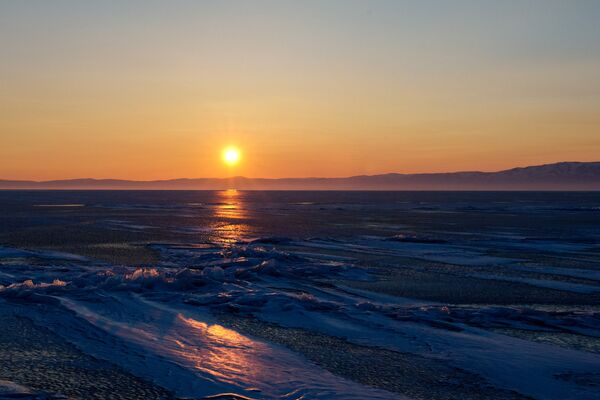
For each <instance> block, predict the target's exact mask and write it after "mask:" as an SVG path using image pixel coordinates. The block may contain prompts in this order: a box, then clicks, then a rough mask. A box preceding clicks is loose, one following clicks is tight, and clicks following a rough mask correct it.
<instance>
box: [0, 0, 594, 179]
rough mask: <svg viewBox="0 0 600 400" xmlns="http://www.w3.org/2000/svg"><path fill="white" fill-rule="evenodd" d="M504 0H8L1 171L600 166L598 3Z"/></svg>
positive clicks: (4, 8) (97, 173) (71, 173)
mask: <svg viewBox="0 0 600 400" xmlns="http://www.w3.org/2000/svg"><path fill="white" fill-rule="evenodd" d="M448 3H450V2H448ZM503 3H504V2H503ZM508 3H510V2H507V4H494V3H491V2H490V3H485V6H480V7H474V6H473V4H474V3H472V2H467V1H465V2H453V4H452V5H451V4H441V5H440V4H438V5H437V6H436V7H433V6H432V5H426V4H421V5H419V4H414V3H413V4H411V3H408V2H407V3H405V2H400V1H374V2H359V1H356V2H355V1H331V2H327V3H322V2H317V1H314V2H313V1H306V2H298V3H291V2H270V1H261V2H211V1H207V2H187V1H173V2H153V1H150V2H136V1H132V2H128V3H127V4H126V5H124V4H118V3H117V4H109V3H106V4H88V3H84V2H75V1H72V2H71V1H64V2H57V3H53V4H52V5H51V4H50V2H3V3H2V4H0V52H1V53H0V54H1V55H2V62H1V63H0V139H1V143H0V144H1V146H0V179H36V180H44V179H62V178H75V177H94V178H108V177H110V178H127V179H166V178H176V177H224V176H230V175H244V176H249V177H306V176H349V175H357V174H376V173H386V172H430V171H455V170H475V169H476V170H498V169H503V168H509V167H513V166H521V165H531V164H540V163H546V162H555V161H598V160H600V156H599V155H600V45H599V43H600V28H599V25H598V24H597V20H598V18H599V17H600V4H599V3H595V2H583V1H582V2H578V1H573V2H554V1H538V2H536V1H533V2H528V3H527V5H524V4H523V3H510V4H508ZM433 11H435V12H433ZM228 145H236V146H238V147H239V148H240V149H241V150H242V153H243V158H242V162H241V163H240V164H239V165H238V166H236V167H234V168H229V167H226V166H225V165H224V164H223V163H222V161H221V150H222V149H223V148H224V147H226V146H228Z"/></svg>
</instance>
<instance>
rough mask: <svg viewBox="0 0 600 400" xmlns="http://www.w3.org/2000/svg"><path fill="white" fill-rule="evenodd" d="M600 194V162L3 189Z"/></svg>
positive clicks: (74, 182)
mask: <svg viewBox="0 0 600 400" xmlns="http://www.w3.org/2000/svg"><path fill="white" fill-rule="evenodd" d="M229 188H236V189H246V190H600V162H560V163H555V164H545V165H537V166H530V167H522V168H512V169H508V170H504V171H498V172H478V171H469V172H443V173H425V174H398V173H390V174H382V175H360V176H351V177H347V178H281V179H267V178H245V177H241V176H238V177H232V178H223V179H219V178H198V179H170V180H156V181H130V180H119V179H70V180H54V181H41V182H37V181H11V180H0V189H61V190H161V189H162V190H196V189H206V190H211V189H229Z"/></svg>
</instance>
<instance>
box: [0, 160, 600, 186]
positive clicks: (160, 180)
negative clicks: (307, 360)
mask: <svg viewBox="0 0 600 400" xmlns="http://www.w3.org/2000/svg"><path fill="white" fill-rule="evenodd" d="M595 163H600V161H556V162H550V163H544V164H535V165H525V166H516V167H511V168H506V169H500V170H493V171H482V170H457V171H437V172H413V173H410V172H409V173H406V172H382V173H377V174H359V175H346V176H335V177H325V176H305V177H280V178H267V177H248V176H243V175H235V176H229V177H223V178H217V177H196V178H185V177H179V178H164V179H128V178H89V177H86V178H56V179H45V180H35V179H10V178H0V181H12V182H31V183H47V182H60V181H84V180H85V181H128V182H145V183H151V182H168V181H177V180H200V179H203V180H228V179H264V180H284V179H297V180H300V179H349V178H357V177H373V176H383V175H435V174H460V173H484V174H485V173H499V172H506V171H511V170H515V169H524V168H535V167H544V166H549V165H559V164H595Z"/></svg>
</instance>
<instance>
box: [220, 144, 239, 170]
mask: <svg viewBox="0 0 600 400" xmlns="http://www.w3.org/2000/svg"><path fill="white" fill-rule="evenodd" d="M239 161H240V151H239V150H238V149H236V148H235V147H228V148H226V149H225V150H223V162H224V163H225V164H227V165H229V166H233V165H235V164H237V163H238V162H239Z"/></svg>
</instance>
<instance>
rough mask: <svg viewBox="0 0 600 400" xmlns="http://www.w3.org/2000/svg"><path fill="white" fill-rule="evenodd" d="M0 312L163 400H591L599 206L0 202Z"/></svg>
mask: <svg viewBox="0 0 600 400" xmlns="http://www.w3.org/2000/svg"><path fill="white" fill-rule="evenodd" d="M0 299H1V301H2V302H3V303H2V304H3V307H9V309H10V310H12V311H11V312H12V313H14V314H15V315H18V316H19V317H26V318H27V319H29V320H31V321H33V323H34V324H36V325H37V326H40V327H43V328H48V329H49V330H50V331H52V332H53V333H54V334H56V335H58V336H60V337H61V338H62V339H64V340H65V341H67V342H70V343H72V344H74V345H75V346H77V348H79V349H82V350H83V351H84V352H85V353H87V354H88V355H91V356H93V357H96V358H98V359H101V360H106V361H107V362H110V363H112V364H114V365H116V366H118V367H119V368H121V369H123V370H124V371H127V373H130V374H132V375H135V376H137V377H140V378H142V379H146V380H147V381H149V382H153V384H155V385H158V386H160V387H162V388H165V389H166V390H168V391H170V392H171V393H173V395H174V396H189V397H202V396H208V395H215V394H223V393H236V394H238V395H240V396H246V397H250V398H276V399H300V398H317V399H325V398H341V399H364V398H374V399H376V398H413V399H426V398H474V399H476V398H501V399H504V398H511V399H512V398H526V396H530V397H534V398H547V399H563V398H578V399H587V398H589V399H593V398H598V396H600V391H599V389H598V388H599V387H600V372H599V369H598V366H599V365H600V338H599V337H600V193H599V192H589V193H584V192H302V191H298V192H269V191H235V190H229V191H73V192H70V191H0ZM433 376H435V377H437V378H435V379H434V378H432V377H433ZM1 379H3V376H2V371H1V370H0V380H1ZM17 383H20V384H23V383H22V382H17ZM35 389H44V388H35ZM156 392H159V391H156ZM303 396H304V397H303Z"/></svg>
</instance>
